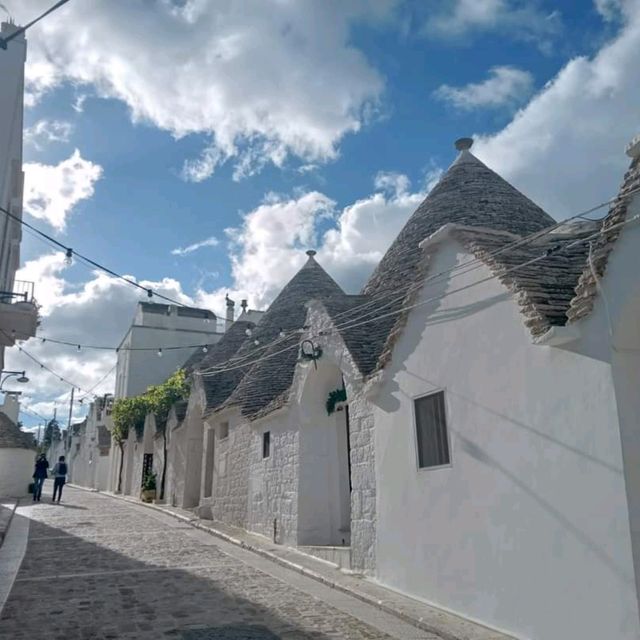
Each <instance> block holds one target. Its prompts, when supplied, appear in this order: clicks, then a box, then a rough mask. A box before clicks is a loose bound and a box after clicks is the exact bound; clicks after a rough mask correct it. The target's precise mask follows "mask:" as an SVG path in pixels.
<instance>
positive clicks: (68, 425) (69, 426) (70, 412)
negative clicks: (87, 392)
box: [67, 387, 76, 436]
mask: <svg viewBox="0 0 640 640" xmlns="http://www.w3.org/2000/svg"><path fill="white" fill-rule="evenodd" d="M75 390H76V388H75V387H71V400H70V401H69V422H68V424H67V436H69V434H70V433H71V416H72V414H73V394H74V393H75Z"/></svg>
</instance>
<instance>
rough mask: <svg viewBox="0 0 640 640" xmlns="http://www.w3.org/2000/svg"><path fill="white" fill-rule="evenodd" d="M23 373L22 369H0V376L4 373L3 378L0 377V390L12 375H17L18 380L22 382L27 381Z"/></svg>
mask: <svg viewBox="0 0 640 640" xmlns="http://www.w3.org/2000/svg"><path fill="white" fill-rule="evenodd" d="M24 374H25V372H24V371H0V376H2V375H4V378H2V381H1V382H0V391H2V387H3V386H4V383H5V382H6V381H7V380H8V379H9V378H13V377H14V376H18V382H21V383H23V384H24V383H25V382H29V378H27V376H25V375H24Z"/></svg>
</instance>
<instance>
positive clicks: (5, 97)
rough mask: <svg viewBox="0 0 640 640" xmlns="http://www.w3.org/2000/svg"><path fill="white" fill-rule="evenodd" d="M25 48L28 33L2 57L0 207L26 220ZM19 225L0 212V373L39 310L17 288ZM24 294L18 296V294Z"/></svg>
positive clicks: (28, 288) (4, 32)
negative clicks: (10, 350) (6, 354)
mask: <svg viewBox="0 0 640 640" xmlns="http://www.w3.org/2000/svg"><path fill="white" fill-rule="evenodd" d="M16 28H17V27H16V26H15V25H13V24H10V23H7V22H3V23H2V25H1V27H0V35H1V36H2V37H5V38H6V37H7V36H8V35H10V34H11V33H13V32H14V31H15V30H16ZM26 55H27V43H26V40H25V38H24V34H22V35H20V36H18V37H17V38H14V39H13V40H11V41H10V42H9V43H8V45H7V49H6V50H3V51H2V55H0V206H1V207H3V208H4V209H6V210H8V211H9V212H11V214H13V215H14V216H16V217H18V218H22V193H23V181H24V176H23V172H22V129H23V123H22V118H23V100H24V63H25V60H26ZM21 239H22V229H21V227H20V224H19V222H17V221H16V220H12V219H11V218H10V217H9V216H7V215H6V214H5V213H3V212H1V211H0V329H1V330H2V331H0V368H3V367H4V348H5V347H6V346H12V345H13V344H14V343H15V340H16V339H17V338H21V339H27V338H30V337H32V336H34V335H35V332H36V323H37V317H38V315H37V309H36V307H35V306H34V304H33V283H16V282H15V274H16V271H17V269H18V267H19V266H20V241H21ZM16 293H20V294H24V295H22V296H16V295H14V294H16Z"/></svg>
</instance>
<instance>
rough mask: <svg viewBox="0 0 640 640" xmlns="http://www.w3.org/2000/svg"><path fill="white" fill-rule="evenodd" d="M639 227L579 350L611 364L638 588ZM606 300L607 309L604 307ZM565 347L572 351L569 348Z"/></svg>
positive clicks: (639, 201) (623, 239)
mask: <svg viewBox="0 0 640 640" xmlns="http://www.w3.org/2000/svg"><path fill="white" fill-rule="evenodd" d="M638 214H640V197H638V196H636V197H635V198H634V199H633V200H632V201H631V202H630V204H629V207H628V215H627V218H628V219H631V218H632V217H633V216H635V215H638ZM639 250H640V223H639V222H638V221H636V222H632V223H630V224H629V225H627V226H626V227H624V228H623V229H622V232H621V235H620V237H619V239H618V241H617V242H616V244H615V245H614V250H613V252H612V253H611V254H610V256H609V260H608V263H607V269H606V272H605V274H604V277H603V278H602V280H601V288H600V289H601V290H600V293H599V294H598V296H597V297H596V299H595V304H594V309H593V312H592V313H591V315H589V316H587V318H586V319H585V320H584V321H583V322H581V323H579V324H578V325H577V326H578V327H579V329H580V332H581V335H582V338H581V340H580V342H579V343H578V345H577V348H579V349H580V350H582V351H584V353H585V354H587V355H588V356H589V357H591V358H594V359H598V360H603V361H607V360H609V359H610V360H611V363H612V372H613V381H614V387H615V398H616V405H617V410H618V417H619V422H620V432H621V439H622V452H623V460H624V475H625V481H626V491H627V497H628V502H629V518H630V528H631V535H632V544H633V554H634V566H635V575H636V585H640V430H639V429H638V416H640V393H639V381H640V278H638V252H639ZM605 301H606V304H605ZM568 348H572V345H569V347H568Z"/></svg>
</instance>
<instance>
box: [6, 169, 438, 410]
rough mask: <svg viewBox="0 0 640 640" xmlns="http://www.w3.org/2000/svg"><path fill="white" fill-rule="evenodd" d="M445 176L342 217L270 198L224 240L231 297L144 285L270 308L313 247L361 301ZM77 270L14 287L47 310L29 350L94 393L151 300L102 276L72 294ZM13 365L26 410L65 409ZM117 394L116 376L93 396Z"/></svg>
mask: <svg viewBox="0 0 640 640" xmlns="http://www.w3.org/2000/svg"><path fill="white" fill-rule="evenodd" d="M438 176H439V172H438V171H434V172H432V173H431V174H429V175H428V176H427V177H426V180H425V184H424V186H419V187H418V188H416V189H415V190H413V189H412V188H411V184H410V181H409V179H408V178H407V177H406V176H404V175H403V174H398V173H379V174H378V175H377V176H376V177H375V190H374V192H373V193H372V194H370V195H368V196H366V197H364V198H362V199H360V200H357V201H356V202H354V203H352V204H350V205H348V206H346V207H344V208H343V209H338V208H337V206H336V204H335V202H334V201H333V200H332V199H331V198H329V197H328V196H326V195H325V194H323V193H320V192H317V191H312V192H308V193H297V194H296V195H294V196H290V197H286V196H283V195H279V194H275V193H270V194H267V196H265V198H264V201H263V202H262V204H260V205H259V206H258V207H256V208H255V209H253V210H252V211H250V212H249V213H247V214H246V215H245V216H244V218H243V222H242V224H241V225H240V226H239V227H238V228H235V229H228V230H227V237H228V239H229V245H230V247H229V248H230V258H231V265H232V282H231V286H230V287H226V288H222V287H220V288H214V289H206V288H204V281H205V278H208V277H214V276H215V274H202V278H201V282H200V283H199V284H200V286H199V287H198V290H197V291H196V293H195V295H194V296H189V295H187V294H186V293H185V292H184V291H183V289H182V287H181V285H180V283H179V282H178V281H176V280H175V279H172V278H164V279H162V280H161V281H158V282H147V281H141V284H142V285H143V286H144V287H150V288H152V289H154V290H155V291H158V292H160V293H163V294H165V295H167V296H169V297H171V298H174V299H176V300H178V301H180V302H182V303H184V304H189V305H198V306H202V307H205V308H209V309H211V310H213V311H214V312H216V313H217V314H218V315H219V316H221V317H222V315H223V314H224V309H225V304H224V296H225V294H226V293H227V292H229V294H230V295H231V296H232V297H235V298H236V299H238V300H239V299H240V298H248V299H249V303H250V305H251V306H252V307H254V308H264V307H266V306H267V305H268V304H269V303H270V302H271V301H272V300H273V298H274V297H275V296H276V295H277V294H278V292H279V291H280V289H281V288H282V286H283V285H284V284H286V282H287V281H288V280H289V279H290V278H291V277H292V276H293V274H294V273H295V272H296V271H297V270H298V269H299V268H300V267H301V266H302V264H303V263H304V261H305V260H306V259H307V258H306V256H305V253H304V252H305V250H306V249H308V248H311V247H314V248H316V249H317V250H318V256H317V259H318V260H319V261H320V263H321V264H322V265H323V266H324V267H325V268H326V269H327V271H328V272H329V273H330V274H331V275H332V276H333V277H335V278H336V279H337V280H338V282H339V283H340V284H341V285H342V286H343V287H344V288H345V290H346V291H349V292H355V291H358V290H359V289H360V288H361V286H362V284H363V283H364V281H365V279H366V278H367V276H368V275H369V273H370V272H371V271H372V270H373V268H374V267H375V265H376V264H377V263H378V261H379V260H380V258H381V257H382V255H383V254H384V252H385V250H386V249H387V247H388V245H389V244H390V242H391V241H392V240H393V238H394V237H395V236H396V235H397V233H398V231H399V230H400V228H401V227H402V226H403V224H404V223H405V221H406V220H407V218H408V217H409V216H410V215H411V213H412V212H413V211H414V210H415V209H416V207H417V206H418V205H419V203H420V202H421V201H422V199H423V198H424V197H425V195H426V193H427V191H428V189H429V188H430V187H431V186H432V184H433V182H434V181H435V180H436V179H437V177H438ZM327 227H329V228H327ZM79 268H81V267H80V266H79V265H75V266H73V267H68V266H66V265H65V263H64V256H63V254H62V253H61V252H58V253H52V254H45V255H42V256H40V257H39V258H37V259H35V260H31V261H29V262H27V263H26V264H25V266H24V267H23V268H22V269H21V270H20V271H19V272H18V274H17V278H19V279H22V280H29V281H33V282H36V283H37V284H36V292H35V295H36V299H37V300H38V303H39V304H40V305H41V315H42V324H41V327H40V331H39V338H36V339H32V340H31V341H28V342H27V343H26V344H25V345H24V347H25V348H26V349H27V350H28V351H29V352H30V353H32V354H33V355H34V356H35V357H36V358H38V359H40V360H41V361H43V362H44V363H45V364H46V365H47V366H48V367H50V368H51V369H53V370H54V371H56V372H58V373H59V374H60V375H62V376H63V377H65V378H67V379H68V380H70V381H71V382H73V383H74V384H77V385H80V386H81V387H82V388H83V389H90V388H91V387H92V386H93V385H95V384H96V383H97V382H98V381H99V380H100V378H102V377H103V376H104V375H105V374H106V373H107V372H108V371H109V370H110V369H111V368H112V367H113V365H114V363H115V357H116V354H115V347H116V346H117V345H118V344H119V343H120V341H121V339H122V337H123V336H124V334H125V332H126V330H127V328H128V327H129V324H130V322H131V319H132V317H133V314H134V311H135V305H136V302H137V301H138V300H139V299H141V298H142V299H144V300H146V296H145V295H144V292H139V291H138V290H136V289H135V288H133V287H131V286H130V285H127V284H126V283H125V282H123V281H122V280H118V279H115V278H112V277H111V276H108V275H106V274H104V273H99V272H95V273H90V274H89V275H88V277H87V278H86V279H85V280H84V281H80V282H79V283H78V282H74V283H73V284H70V283H69V282H68V281H67V280H66V278H65V277H66V273H67V270H68V269H79ZM127 277H128V278H131V279H134V277H133V276H127ZM47 336H48V337H50V338H56V339H61V340H68V341H69V342H72V343H74V344H81V345H89V344H93V345H107V346H113V347H114V351H94V350H90V349H82V350H81V351H77V349H75V348H74V347H73V346H71V347H69V346H62V345H57V344H55V343H52V342H51V341H46V342H42V340H41V338H42V337H45V338H46V337H47ZM187 355H188V354H185V358H186V356H187ZM6 361H7V362H6V365H7V368H9V369H14V370H20V371H21V370H23V369H25V370H26V371H27V375H28V376H29V378H30V379H31V382H30V383H29V384H28V385H25V387H28V389H27V388H25V396H24V399H25V401H26V403H27V408H29V407H31V408H32V409H33V410H35V411H37V412H38V413H43V414H45V415H50V414H51V412H52V410H53V407H54V405H56V403H57V406H58V409H59V411H61V410H62V407H63V406H64V404H65V402H66V403H68V392H69V387H68V385H67V384H66V383H64V382H61V381H60V380H59V379H58V378H57V377H55V376H52V375H51V374H49V373H47V372H46V371H44V370H41V369H40V368H39V367H38V366H37V365H35V364H34V363H33V362H31V361H30V360H29V359H28V358H27V357H26V356H25V355H24V353H20V352H19V351H18V350H17V349H9V350H7V352H6ZM112 390H113V375H111V376H109V377H108V378H107V379H106V380H105V381H104V382H102V383H101V384H100V385H99V386H98V387H97V388H96V390H95V393H97V394H99V393H105V392H108V391H112ZM65 394H66V395H65Z"/></svg>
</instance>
